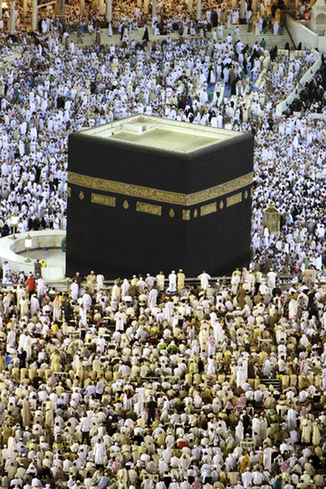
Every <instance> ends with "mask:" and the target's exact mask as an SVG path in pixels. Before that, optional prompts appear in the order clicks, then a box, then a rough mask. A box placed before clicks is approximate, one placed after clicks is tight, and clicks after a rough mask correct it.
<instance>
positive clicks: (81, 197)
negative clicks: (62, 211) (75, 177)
mask: <svg viewBox="0 0 326 489" xmlns="http://www.w3.org/2000/svg"><path fill="white" fill-rule="evenodd" d="M79 198H80V200H83V199H84V198H85V195H84V192H82V191H80V192H79Z"/></svg>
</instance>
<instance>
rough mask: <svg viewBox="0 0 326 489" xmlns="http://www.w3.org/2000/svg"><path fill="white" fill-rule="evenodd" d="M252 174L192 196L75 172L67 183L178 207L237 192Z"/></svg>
mask: <svg viewBox="0 0 326 489" xmlns="http://www.w3.org/2000/svg"><path fill="white" fill-rule="evenodd" d="M252 179H253V174H252V172H250V173H248V174H247V175H243V176H241V177H238V178H235V179H234V180H230V181H229V182H225V183H221V184H220V185H216V186H215V187H211V188H208V189H205V190H201V191H200V192H194V193H193V194H188V195H187V194H180V193H177V192H169V191H167V190H159V189H155V188H150V187H142V186H139V185H133V184H129V183H123V182H116V181H114V180H104V179H103V178H96V177H89V176H86V175H80V174H79V173H75V172H71V171H70V172H68V182H69V183H70V184H74V185H78V186H79V187H85V188H90V189H92V190H102V191H106V192H113V193H116V194H121V195H125V196H129V197H137V198H139V197H140V198H143V199H147V200H154V201H156V202H165V203H167V204H179V205H185V206H190V205H196V204H201V203H202V202H207V201H208V200H211V199H216V198H217V197H221V196H222V195H226V194H229V193H230V192H234V191H235V190H239V189H241V188H243V187H247V186H248V185H250V184H251V183H252Z"/></svg>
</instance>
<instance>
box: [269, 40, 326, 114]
mask: <svg viewBox="0 0 326 489" xmlns="http://www.w3.org/2000/svg"><path fill="white" fill-rule="evenodd" d="M312 55H313V60H314V64H313V65H312V67H311V68H309V70H308V71H306V73H305V74H304V75H303V77H302V78H301V80H300V81H299V83H298V84H297V86H296V87H295V89H294V90H293V91H292V92H291V93H290V95H289V96H288V97H287V98H286V99H285V100H283V101H282V102H280V103H279V104H277V106H276V115H277V116H278V117H279V116H280V115H282V113H283V112H284V111H285V110H286V109H287V108H288V107H289V105H291V104H292V102H293V100H294V99H295V98H298V97H299V94H300V92H301V90H302V89H303V88H304V86H305V85H306V84H307V83H308V82H310V80H312V78H313V77H314V76H315V74H316V73H317V71H318V70H319V68H320V67H321V55H320V53H319V52H318V51H316V50H315V49H313V50H312Z"/></svg>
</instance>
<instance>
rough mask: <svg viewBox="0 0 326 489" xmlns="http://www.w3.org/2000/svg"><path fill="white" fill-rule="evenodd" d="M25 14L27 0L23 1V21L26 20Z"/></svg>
mask: <svg viewBox="0 0 326 489" xmlns="http://www.w3.org/2000/svg"><path fill="white" fill-rule="evenodd" d="M26 14H27V0H23V19H25V18H26Z"/></svg>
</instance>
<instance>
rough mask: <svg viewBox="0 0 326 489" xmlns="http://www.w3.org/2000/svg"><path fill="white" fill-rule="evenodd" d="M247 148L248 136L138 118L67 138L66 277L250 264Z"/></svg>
mask: <svg viewBox="0 0 326 489" xmlns="http://www.w3.org/2000/svg"><path fill="white" fill-rule="evenodd" d="M253 144H254V139H253V136H252V135H251V134H249V133H243V132H235V131H227V130H223V129H216V128H212V127H206V126H201V125H195V124H187V123H184V122H177V121H170V120H166V119H161V118H156V117H149V116H143V115H137V116H132V117H128V118H126V119H120V120H118V121H114V122H112V123H109V124H105V125H102V126H97V127H94V128H91V129H87V130H85V131H82V132H78V133H74V134H71V135H70V136H69V145H68V147H69V153H68V223H67V252H66V261H67V262H66V270H67V274H68V275H73V274H74V273H75V272H76V271H77V270H78V271H79V272H80V273H82V274H86V273H88V272H89V271H90V270H93V269H95V271H96V273H99V272H102V273H104V275H105V276H106V277H107V278H116V277H118V276H119V277H124V276H126V277H130V275H132V274H134V273H147V272H150V273H152V274H156V273H157V272H158V271H160V270H163V271H164V272H166V273H168V272H170V271H171V270H172V269H176V268H182V269H183V270H184V271H185V273H186V275H187V276H188V277H190V276H196V275H198V273H200V272H201V271H202V270H203V269H205V270H207V271H208V272H209V273H210V274H211V275H220V274H225V273H228V272H230V271H232V269H233V268H234V267H235V266H245V265H248V263H249V262H250V241H251V192H252V178H253Z"/></svg>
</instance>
